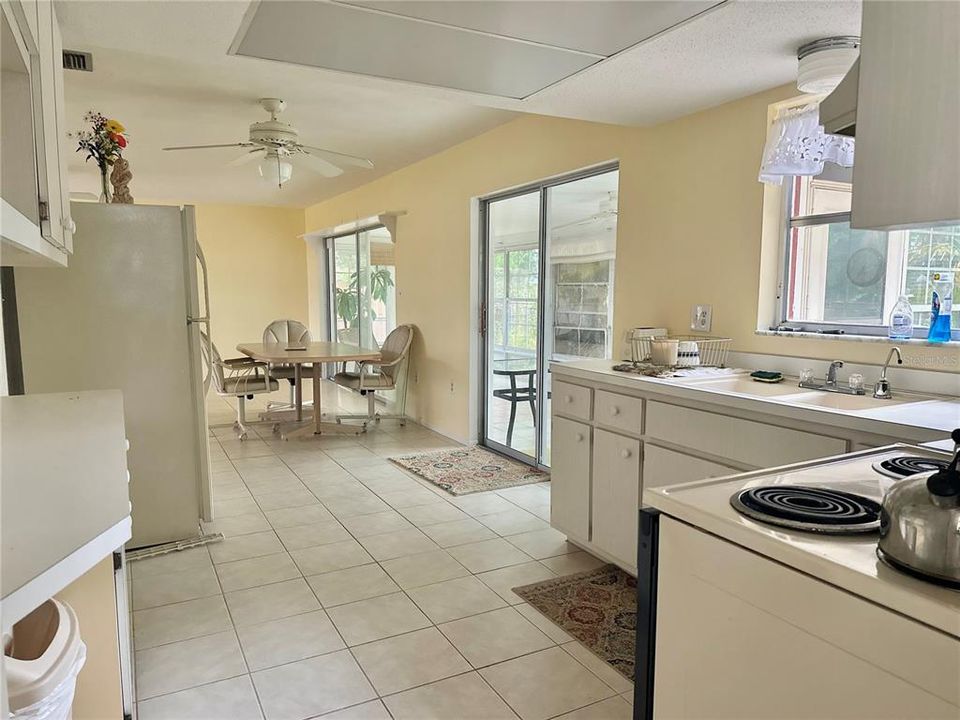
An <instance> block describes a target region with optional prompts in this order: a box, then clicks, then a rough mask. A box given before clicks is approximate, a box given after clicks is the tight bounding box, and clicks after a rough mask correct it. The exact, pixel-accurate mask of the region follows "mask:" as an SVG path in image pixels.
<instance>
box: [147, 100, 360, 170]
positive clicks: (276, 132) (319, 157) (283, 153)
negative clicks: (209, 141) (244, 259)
mask: <svg viewBox="0 0 960 720" xmlns="http://www.w3.org/2000/svg"><path fill="white" fill-rule="evenodd" d="M260 106H261V107H262V108H263V109H264V110H266V111H267V112H268V113H270V119H269V120H263V121H262V122H255V123H253V124H251V125H250V136H249V138H248V139H247V140H246V141H245V142H236V143H224V144H218V145H180V146H177V147H165V148H163V149H164V150H207V149H210V148H234V147H235V148H247V151H246V152H245V153H244V154H243V155H241V156H240V157H238V158H237V159H235V160H233V161H232V162H230V163H228V164H229V165H231V166H237V165H244V164H246V163H248V162H252V161H254V160H260V163H259V165H258V166H257V169H258V171H259V174H260V177H262V178H263V179H264V180H266V181H268V182H270V183H276V185H277V187H281V186H282V185H283V184H284V183H285V182H287V181H288V180H289V179H290V178H291V177H292V176H293V166H294V163H297V164H302V165H303V166H304V167H305V168H307V169H308V170H312V171H313V172H315V173H317V174H319V175H322V176H323V177H336V176H337V175H340V174H342V173H343V169H342V167H341V166H343V165H349V166H352V167H361V168H367V169H369V168H372V167H373V162H372V161H370V160H367V159H366V158H361V157H356V156H354V155H346V154H344V153H338V152H334V151H333V150H324V149H323V148H318V147H312V146H310V145H304V144H303V143H301V142H300V134H299V133H298V132H297V129H296V128H295V127H293V126H292V125H290V124H289V123H285V122H282V121H280V120H278V119H277V116H278V115H279V114H280V113H282V112H283V110H284V108H286V106H287V104H286V103H285V102H284V101H283V100H280V99H279V98H260Z"/></svg>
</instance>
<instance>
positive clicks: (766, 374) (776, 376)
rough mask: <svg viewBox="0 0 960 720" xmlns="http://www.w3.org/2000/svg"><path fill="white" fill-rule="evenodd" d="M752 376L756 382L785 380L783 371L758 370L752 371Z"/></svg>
mask: <svg viewBox="0 0 960 720" xmlns="http://www.w3.org/2000/svg"><path fill="white" fill-rule="evenodd" d="M750 378H751V379H753V380H755V381H756V382H765V383H778V382H781V381H782V380H783V373H779V372H776V371H773V370H756V371H754V372H752V373H750Z"/></svg>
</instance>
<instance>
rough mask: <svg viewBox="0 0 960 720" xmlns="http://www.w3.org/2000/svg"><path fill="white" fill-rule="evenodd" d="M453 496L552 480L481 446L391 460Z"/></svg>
mask: <svg viewBox="0 0 960 720" xmlns="http://www.w3.org/2000/svg"><path fill="white" fill-rule="evenodd" d="M390 460H391V461H393V462H395V463H396V464H397V465H399V466H400V467H402V468H406V469H407V470H410V471H411V472H414V473H416V474H417V475H419V476H420V477H422V478H423V479H424V480H427V481H429V482H432V483H433V484H434V485H436V486H437V487H441V488H443V489H444V490H446V491H447V492H448V493H450V494H451V495H469V494H470V493H477V492H484V491H485V490H502V489H503V488H508V487H515V486H517V485H530V484H532V483H538V482H544V481H546V480H549V479H550V475H548V474H547V473H545V472H541V471H540V470H537V469H535V468H532V467H530V466H529V465H524V464H522V463H518V462H515V461H513V460H510V459H508V458H505V457H503V456H502V455H497V454H496V453H493V452H490V451H489V450H484V449H483V448H480V447H471V448H455V449H451V450H438V451H435V452H427V453H420V454H418V455H404V456H403V457H394V458H390Z"/></svg>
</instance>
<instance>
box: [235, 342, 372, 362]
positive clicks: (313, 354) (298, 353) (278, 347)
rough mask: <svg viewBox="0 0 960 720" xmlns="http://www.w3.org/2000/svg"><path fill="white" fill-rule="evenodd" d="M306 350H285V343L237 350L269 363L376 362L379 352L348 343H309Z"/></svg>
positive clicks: (252, 344) (258, 344)
mask: <svg viewBox="0 0 960 720" xmlns="http://www.w3.org/2000/svg"><path fill="white" fill-rule="evenodd" d="M305 345H306V348H307V349H306V350H287V344H286V343H240V344H239V345H237V350H238V351H240V352H242V353H243V354H244V355H248V356H250V357H252V358H253V359H254V360H261V361H263V362H269V363H278V364H279V363H288V364H294V365H295V364H298V363H299V364H303V363H327V362H350V361H367V362H369V361H376V360H379V359H380V351H379V350H372V349H370V348H365V347H361V346H359V345H351V344H350V343H338V342H309V343H305Z"/></svg>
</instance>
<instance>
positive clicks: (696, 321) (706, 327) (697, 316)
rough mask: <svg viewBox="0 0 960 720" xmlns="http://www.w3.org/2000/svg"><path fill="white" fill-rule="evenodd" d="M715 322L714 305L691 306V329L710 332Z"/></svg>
mask: <svg viewBox="0 0 960 720" xmlns="http://www.w3.org/2000/svg"><path fill="white" fill-rule="evenodd" d="M712 324H713V306H712V305H692V306H691V307H690V329H691V330H696V331H697V332H710V327H711V325H712Z"/></svg>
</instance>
